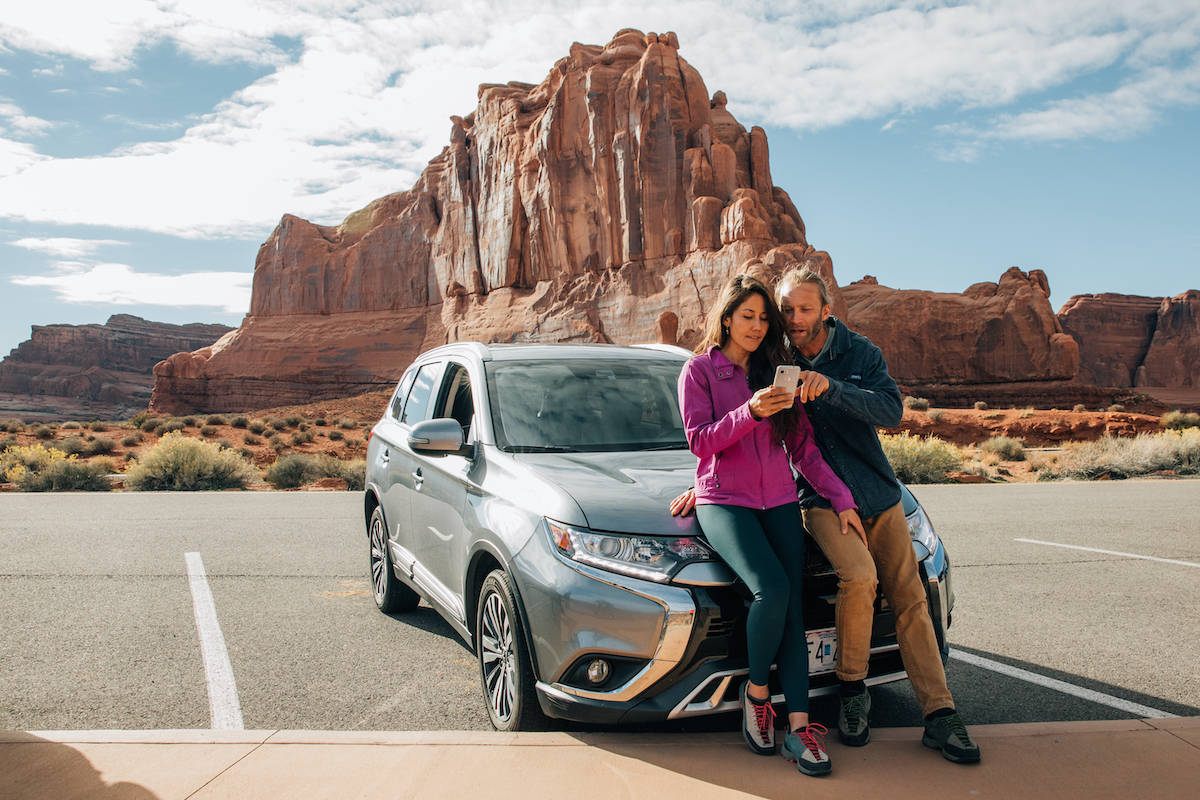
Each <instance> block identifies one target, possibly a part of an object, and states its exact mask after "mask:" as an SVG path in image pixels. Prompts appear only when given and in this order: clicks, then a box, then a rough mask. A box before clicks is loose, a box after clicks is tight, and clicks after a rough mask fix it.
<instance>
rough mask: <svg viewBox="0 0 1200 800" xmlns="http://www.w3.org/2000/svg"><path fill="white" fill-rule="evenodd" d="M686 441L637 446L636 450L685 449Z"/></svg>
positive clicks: (686, 446)
mask: <svg viewBox="0 0 1200 800" xmlns="http://www.w3.org/2000/svg"><path fill="white" fill-rule="evenodd" d="M687 449H688V443H687V442H671V443H670V444H656V445H654V446H652V447H639V448H638V450H687Z"/></svg>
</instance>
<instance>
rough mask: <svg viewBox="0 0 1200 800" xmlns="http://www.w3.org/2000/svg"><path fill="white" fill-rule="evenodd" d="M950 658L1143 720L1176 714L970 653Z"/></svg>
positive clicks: (957, 654) (956, 651) (954, 653)
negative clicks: (1118, 710) (1134, 715)
mask: <svg viewBox="0 0 1200 800" xmlns="http://www.w3.org/2000/svg"><path fill="white" fill-rule="evenodd" d="M950 657H951V658H954V659H957V660H959V661H963V662H965V663H967V664H970V665H971V666H974V667H981V668H983V669H989V670H991V671H992V672H999V673H1000V674H1001V675H1007V676H1009V677H1010V678H1018V679H1020V680H1023V681H1028V682H1029V683H1035V684H1037V685H1038V686H1044V687H1046V688H1047V689H1054V690H1056V691H1059V692H1062V693H1063V694H1069V695H1072V696H1073V697H1081V698H1083V699H1084V700H1091V701H1092V702H1093V703H1100V704H1101V705H1106V706H1111V707H1112V708H1117V709H1120V710H1121V711H1126V712H1128V713H1130V714H1137V715H1138V716H1139V717H1141V718H1143V719H1165V718H1167V717H1177V716H1179V715H1178V714H1170V713H1168V712H1166V711H1162V710H1160V709H1157V708H1151V707H1150V706H1144V705H1142V704H1141V703H1134V702H1131V701H1129V700H1122V699H1121V698H1119V697H1113V696H1112V695H1111V694H1104V693H1103V692H1096V691H1093V690H1091V689H1084V688H1083V687H1082V686H1076V685H1074V684H1072V683H1067V682H1065V681H1060V680H1055V679H1054V678H1047V677H1046V676H1045V675H1038V674H1037V673H1036V672H1030V671H1029V670H1026V669H1019V668H1017V667H1010V666H1009V665H1008V664H1001V663H1000V662H999V661H992V660H991V659H990V658H983V657H981V656H977V655H974V654H972V653H964V652H963V651H961V650H953V649H951V650H950Z"/></svg>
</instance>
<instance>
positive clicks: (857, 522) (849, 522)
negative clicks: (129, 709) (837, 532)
mask: <svg viewBox="0 0 1200 800" xmlns="http://www.w3.org/2000/svg"><path fill="white" fill-rule="evenodd" d="M838 519H840V520H841V521H842V536H845V535H846V534H848V533H849V532H850V529H851V528H854V532H855V533H857V534H858V538H859V539H862V543H863V547H866V546H867V532H866V530H864V529H863V524H862V520H861V519H859V517H858V511H857V510H856V509H853V508H847V509H846V510H845V511H843V512H842V513H840V514H838Z"/></svg>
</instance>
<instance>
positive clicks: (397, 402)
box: [388, 367, 417, 421]
mask: <svg viewBox="0 0 1200 800" xmlns="http://www.w3.org/2000/svg"><path fill="white" fill-rule="evenodd" d="M416 377H417V368H416V367H412V368H411V369H409V370H408V372H406V373H404V377H403V378H401V379H400V385H399V386H398V387H396V396H395V397H393V398H392V405H391V408H390V409H389V410H388V411H389V413H390V414H391V415H392V417H394V418H395V419H396V420H397V421H398V420H399V419H400V415H401V414H402V413H403V412H404V401H405V400H407V399H408V390H409V389H411V388H412V384H413V380H414V379H416Z"/></svg>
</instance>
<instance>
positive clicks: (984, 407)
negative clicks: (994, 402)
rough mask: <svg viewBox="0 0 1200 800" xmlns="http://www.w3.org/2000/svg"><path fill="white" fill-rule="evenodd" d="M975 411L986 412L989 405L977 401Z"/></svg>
mask: <svg viewBox="0 0 1200 800" xmlns="http://www.w3.org/2000/svg"><path fill="white" fill-rule="evenodd" d="M975 410H976V411H986V410H987V403H985V402H983V401H982V400H976V401H975Z"/></svg>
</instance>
